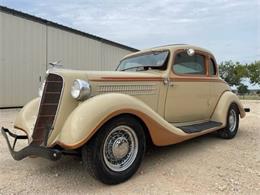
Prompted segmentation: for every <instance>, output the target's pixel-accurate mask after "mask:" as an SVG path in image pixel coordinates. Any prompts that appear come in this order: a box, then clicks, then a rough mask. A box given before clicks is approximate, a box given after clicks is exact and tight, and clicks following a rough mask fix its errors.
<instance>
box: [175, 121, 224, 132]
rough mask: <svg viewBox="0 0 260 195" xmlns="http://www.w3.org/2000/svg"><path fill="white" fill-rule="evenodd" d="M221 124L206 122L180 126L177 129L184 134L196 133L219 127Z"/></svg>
mask: <svg viewBox="0 0 260 195" xmlns="http://www.w3.org/2000/svg"><path fill="white" fill-rule="evenodd" d="M221 125H222V123H220V122H216V121H208V122H204V123H199V124H195V125H186V126H180V127H178V128H179V129H181V130H183V131H184V132H185V133H196V132H201V131H205V130H208V129H211V128H215V127H220V126H221Z"/></svg>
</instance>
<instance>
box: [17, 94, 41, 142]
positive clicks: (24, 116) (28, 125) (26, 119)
mask: <svg viewBox="0 0 260 195" xmlns="http://www.w3.org/2000/svg"><path fill="white" fill-rule="evenodd" d="M39 105H40V98H35V99H33V100H31V101H30V102H28V103H27V104H26V105H25V106H24V107H23V108H22V110H21V111H20V112H19V113H18V115H17V117H16V120H15V122H14V125H15V128H16V129H20V130H23V131H25V132H26V134H27V135H28V136H29V138H30V139H31V136H32V133H33V129H34V125H35V122H36V118H37V115H38V110H39Z"/></svg>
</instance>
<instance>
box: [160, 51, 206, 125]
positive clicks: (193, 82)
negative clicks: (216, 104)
mask: <svg viewBox="0 0 260 195" xmlns="http://www.w3.org/2000/svg"><path fill="white" fill-rule="evenodd" d="M206 59H207V58H206V54H204V53H203V52H199V51H196V52H195V54H193V55H192V56H191V55H188V53H187V52H186V51H185V50H181V51H176V52H175V55H174V59H173V65H172V67H171V73H170V81H171V85H169V86H168V91H167V96H166V103H165V119H166V120H167V121H168V122H170V123H184V122H195V121H204V120H208V119H209V117H210V113H209V109H208V108H209V98H210V85H209V79H208V77H207V63H206V62H207V60H206Z"/></svg>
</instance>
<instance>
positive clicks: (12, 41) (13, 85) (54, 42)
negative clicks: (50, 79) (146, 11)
mask: <svg viewBox="0 0 260 195" xmlns="http://www.w3.org/2000/svg"><path fill="white" fill-rule="evenodd" d="M128 53H131V51H129V50H127V49H122V48H119V47H116V46H112V45H109V44H106V43H103V42H101V41H97V40H93V39H90V38H88V37H85V36H82V35H78V34H74V33H71V32H68V31H64V30H61V29H59V28H55V27H51V26H47V25H45V24H41V23H38V22H34V21H31V20H27V19H24V18H21V17H17V16H13V15H10V14H6V13H2V12H0V107H13V106H22V105H24V104H25V103H26V102H27V101H29V100H30V99H32V98H33V97H36V96H37V92H38V87H39V85H40V83H39V77H40V76H42V77H43V76H44V74H45V71H46V68H47V66H48V63H49V62H54V61H58V60H61V61H62V64H63V65H64V67H65V68H71V69H79V70H113V69H114V68H115V67H116V65H117V63H118V61H119V60H120V59H121V58H122V57H123V56H125V55H126V54H128Z"/></svg>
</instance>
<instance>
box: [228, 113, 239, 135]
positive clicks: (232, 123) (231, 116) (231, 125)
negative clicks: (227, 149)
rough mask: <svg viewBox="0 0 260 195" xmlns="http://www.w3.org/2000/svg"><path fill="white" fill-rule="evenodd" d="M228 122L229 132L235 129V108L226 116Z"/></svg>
mask: <svg viewBox="0 0 260 195" xmlns="http://www.w3.org/2000/svg"><path fill="white" fill-rule="evenodd" d="M228 123H229V130H230V131H231V132H233V131H235V129H236V124H237V115H236V111H235V110H233V109H232V110H230V113H229V117H228Z"/></svg>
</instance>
